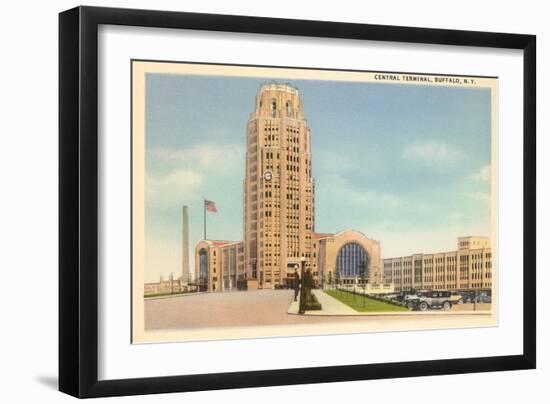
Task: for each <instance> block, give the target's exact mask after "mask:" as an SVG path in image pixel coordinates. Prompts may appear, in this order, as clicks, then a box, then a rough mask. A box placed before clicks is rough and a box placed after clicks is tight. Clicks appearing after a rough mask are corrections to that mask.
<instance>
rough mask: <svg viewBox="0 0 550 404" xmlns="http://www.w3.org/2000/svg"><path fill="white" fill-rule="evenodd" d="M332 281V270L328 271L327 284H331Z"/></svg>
mask: <svg viewBox="0 0 550 404" xmlns="http://www.w3.org/2000/svg"><path fill="white" fill-rule="evenodd" d="M332 282H333V279H332V271H330V272H329V273H328V284H329V286H332Z"/></svg>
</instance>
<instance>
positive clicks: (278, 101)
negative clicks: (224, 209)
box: [244, 84, 317, 288]
mask: <svg viewBox="0 0 550 404" xmlns="http://www.w3.org/2000/svg"><path fill="white" fill-rule="evenodd" d="M310 137H311V134H310V129H309V127H308V125H307V121H306V119H305V117H304V115H303V112H302V101H301V99H300V95H299V92H298V90H297V89H296V88H294V87H291V86H290V85H287V84H265V85H262V86H261V88H260V91H259V92H258V94H257V95H256V102H255V110H254V112H253V113H252V115H251V117H250V119H249V121H248V125H247V142H246V144H247V150H246V174H245V179H244V242H245V267H246V272H247V277H248V278H249V279H250V280H255V281H257V284H258V287H260V288H273V287H275V285H280V284H285V283H286V284H290V283H292V279H293V276H294V270H295V266H296V265H299V264H300V258H301V257H305V259H306V264H305V265H306V268H307V269H311V270H312V272H317V270H316V268H315V267H316V260H315V259H314V257H313V246H312V239H311V237H312V233H313V231H314V227H315V211H314V193H315V191H314V180H313V177H312V173H311V144H310Z"/></svg>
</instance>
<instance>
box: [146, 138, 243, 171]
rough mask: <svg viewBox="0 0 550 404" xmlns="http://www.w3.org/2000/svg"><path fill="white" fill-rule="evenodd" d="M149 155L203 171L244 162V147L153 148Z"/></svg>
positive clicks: (204, 144)
mask: <svg viewBox="0 0 550 404" xmlns="http://www.w3.org/2000/svg"><path fill="white" fill-rule="evenodd" d="M149 153H150V155H151V156H152V157H153V158H155V159H157V160H160V161H163V162H171V163H175V164H185V165H186V166H193V167H197V166H199V167H200V168H203V169H216V168H222V169H227V166H228V165H231V166H234V165H235V164H236V163H238V164H241V163H242V162H243V161H244V147H243V146H242V145H238V144H228V145H218V144H207V143H203V144H197V145H194V146H191V147H189V148H186V149H169V148H161V147H157V148H153V149H151V151H150V152H149Z"/></svg>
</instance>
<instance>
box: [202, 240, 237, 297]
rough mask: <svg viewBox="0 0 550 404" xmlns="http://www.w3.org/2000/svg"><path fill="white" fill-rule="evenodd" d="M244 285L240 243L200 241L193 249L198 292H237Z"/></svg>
mask: <svg viewBox="0 0 550 404" xmlns="http://www.w3.org/2000/svg"><path fill="white" fill-rule="evenodd" d="M242 282H244V283H245V284H246V272H245V267H244V244H243V242H242V241H220V240H201V241H199V243H198V244H197V246H196V247H195V283H196V285H197V288H198V290H199V291H203V292H216V291H224V290H237V289H238V288H241V285H242Z"/></svg>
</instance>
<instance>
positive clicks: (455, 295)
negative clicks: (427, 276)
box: [451, 292, 464, 304]
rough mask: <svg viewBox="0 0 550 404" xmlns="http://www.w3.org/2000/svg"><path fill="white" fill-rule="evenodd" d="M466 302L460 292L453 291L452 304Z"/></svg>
mask: <svg viewBox="0 0 550 404" xmlns="http://www.w3.org/2000/svg"><path fill="white" fill-rule="evenodd" d="M462 303H464V298H463V297H462V295H461V294H460V293H458V292H451V304H462Z"/></svg>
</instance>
